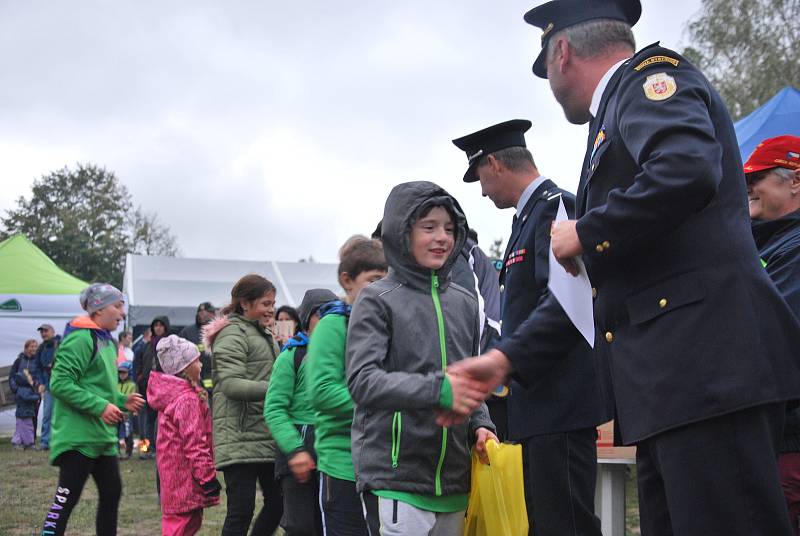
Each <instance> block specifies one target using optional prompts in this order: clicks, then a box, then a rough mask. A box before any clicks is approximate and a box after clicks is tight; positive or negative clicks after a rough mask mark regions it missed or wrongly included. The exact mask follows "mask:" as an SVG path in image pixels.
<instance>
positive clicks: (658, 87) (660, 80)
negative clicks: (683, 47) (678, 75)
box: [642, 73, 678, 101]
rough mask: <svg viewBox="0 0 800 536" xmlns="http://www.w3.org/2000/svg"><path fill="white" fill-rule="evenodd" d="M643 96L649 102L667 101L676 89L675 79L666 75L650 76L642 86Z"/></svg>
mask: <svg viewBox="0 0 800 536" xmlns="http://www.w3.org/2000/svg"><path fill="white" fill-rule="evenodd" d="M642 87H643V88H644V96H645V97H647V98H648V99H650V100H651V101H663V100H667V99H668V98H670V97H671V96H673V95H674V94H675V91H676V90H677V89H678V86H677V84H675V79H674V78H672V77H671V76H669V75H668V74H667V73H657V74H651V75H650V76H648V77H647V80H645V81H644V84H642Z"/></svg>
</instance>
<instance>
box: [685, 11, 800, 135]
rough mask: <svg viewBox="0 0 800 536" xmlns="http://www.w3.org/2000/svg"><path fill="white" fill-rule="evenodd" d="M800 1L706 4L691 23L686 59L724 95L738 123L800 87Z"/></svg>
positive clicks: (688, 32) (688, 29)
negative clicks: (788, 88)
mask: <svg viewBox="0 0 800 536" xmlns="http://www.w3.org/2000/svg"><path fill="white" fill-rule="evenodd" d="M798 17H800V0H746V1H742V0H703V5H702V8H701V9H700V11H699V12H698V14H697V15H696V16H695V17H694V18H693V19H692V20H690V21H689V22H688V23H687V24H686V27H685V28H686V32H687V34H688V37H689V41H690V42H691V45H690V46H688V47H686V49H685V50H684V55H685V56H686V58H687V59H688V60H689V61H691V62H692V63H693V64H695V65H696V66H697V67H698V68H699V69H700V70H701V71H703V73H705V75H706V77H707V78H708V79H709V80H710V81H711V83H712V84H713V85H714V87H716V89H717V91H719V93H720V95H722V98H723V99H724V100H725V103H726V104H727V106H728V111H729V112H730V114H731V116H732V117H733V119H734V120H738V119H741V118H742V117H744V116H746V115H748V114H749V113H750V112H752V111H753V110H755V109H756V108H758V107H759V106H761V105H762V104H764V103H765V102H766V101H768V100H769V99H770V98H772V96H773V95H775V94H776V93H777V92H778V91H780V90H781V89H783V88H784V87H786V86H793V87H800V61H798V51H800V24H798Z"/></svg>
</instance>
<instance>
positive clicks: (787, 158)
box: [744, 136, 800, 173]
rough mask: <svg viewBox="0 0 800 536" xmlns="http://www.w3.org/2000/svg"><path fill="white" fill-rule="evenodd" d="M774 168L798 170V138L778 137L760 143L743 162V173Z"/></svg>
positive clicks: (799, 162) (799, 151)
mask: <svg viewBox="0 0 800 536" xmlns="http://www.w3.org/2000/svg"><path fill="white" fill-rule="evenodd" d="M776 167H782V168H786V169H793V170H794V169H800V137H797V136H778V137H776V138H769V139H766V140H764V141H762V142H761V143H759V144H758V146H756V149H755V151H753V154H751V155H750V158H748V159H747V162H745V164H744V172H745V173H753V172H755V171H763V170H765V169H772V168H776Z"/></svg>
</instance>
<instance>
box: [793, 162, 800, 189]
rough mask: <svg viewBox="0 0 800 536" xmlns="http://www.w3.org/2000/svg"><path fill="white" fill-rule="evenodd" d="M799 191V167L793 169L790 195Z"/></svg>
mask: <svg viewBox="0 0 800 536" xmlns="http://www.w3.org/2000/svg"><path fill="white" fill-rule="evenodd" d="M798 193H800V168H797V169H795V170H794V173H793V174H792V195H797V194H798Z"/></svg>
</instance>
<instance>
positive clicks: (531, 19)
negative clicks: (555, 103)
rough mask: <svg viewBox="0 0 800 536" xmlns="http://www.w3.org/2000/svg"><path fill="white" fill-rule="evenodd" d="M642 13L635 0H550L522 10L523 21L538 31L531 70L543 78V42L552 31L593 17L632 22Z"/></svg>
mask: <svg viewBox="0 0 800 536" xmlns="http://www.w3.org/2000/svg"><path fill="white" fill-rule="evenodd" d="M641 15H642V4H641V3H640V2H639V0H591V1H587V0H552V1H551V2H547V3H546V4H542V5H540V6H537V7H535V8H533V9H531V10H530V11H528V12H527V13H525V22H527V23H528V24H532V25H534V26H538V27H539V28H541V29H542V30H543V31H544V33H543V34H542V51H541V52H539V56H538V57H537V58H536V61H535V62H534V63H533V74H535V75H536V76H538V77H539V78H547V65H546V56H547V43H548V42H549V41H550V37H551V36H552V35H553V34H555V33H556V32H558V31H560V30H563V29H564V28H569V27H570V26H575V25H576V24H579V23H581V22H586V21H589V20H594V19H614V20H621V21H623V22H627V23H628V24H630V25H631V26H633V25H634V24H636V22H637V21H638V20H639V17H640V16H641Z"/></svg>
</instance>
